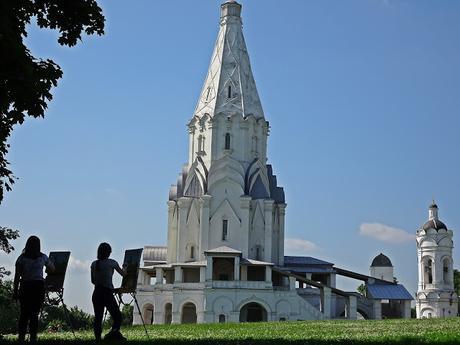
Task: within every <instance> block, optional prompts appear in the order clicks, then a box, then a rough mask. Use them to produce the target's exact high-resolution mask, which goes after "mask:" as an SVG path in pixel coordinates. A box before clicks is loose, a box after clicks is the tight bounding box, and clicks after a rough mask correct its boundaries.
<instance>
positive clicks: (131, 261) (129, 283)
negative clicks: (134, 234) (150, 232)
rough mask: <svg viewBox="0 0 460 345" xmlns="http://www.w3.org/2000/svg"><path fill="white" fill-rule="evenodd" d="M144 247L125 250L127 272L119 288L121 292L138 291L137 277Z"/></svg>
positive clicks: (124, 262) (124, 261) (131, 292)
mask: <svg viewBox="0 0 460 345" xmlns="http://www.w3.org/2000/svg"><path fill="white" fill-rule="evenodd" d="M141 258H142V248H141V249H128V250H126V251H125V258H124V260H123V266H124V267H125V269H126V274H125V276H124V277H123V280H122V282H121V287H120V288H119V289H117V290H118V291H117V292H119V293H130V294H133V293H136V287H137V278H138V276H139V268H140V265H141Z"/></svg>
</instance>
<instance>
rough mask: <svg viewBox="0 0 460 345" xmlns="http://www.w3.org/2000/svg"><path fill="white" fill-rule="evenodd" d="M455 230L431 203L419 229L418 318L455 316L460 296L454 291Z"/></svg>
mask: <svg viewBox="0 0 460 345" xmlns="http://www.w3.org/2000/svg"><path fill="white" fill-rule="evenodd" d="M452 237H453V232H452V230H448V229H447V227H446V225H445V224H444V223H443V222H441V221H440V220H439V217H438V206H437V205H436V204H435V203H434V201H433V203H432V204H431V205H430V207H429V211H428V221H427V222H426V223H425V224H423V226H422V227H421V228H420V230H418V231H417V238H416V239H417V258H418V272H419V280H418V291H417V301H416V303H417V305H416V309H417V318H431V317H454V316H457V313H458V297H457V294H456V293H455V290H454V273H453V259H452V249H453V241H452Z"/></svg>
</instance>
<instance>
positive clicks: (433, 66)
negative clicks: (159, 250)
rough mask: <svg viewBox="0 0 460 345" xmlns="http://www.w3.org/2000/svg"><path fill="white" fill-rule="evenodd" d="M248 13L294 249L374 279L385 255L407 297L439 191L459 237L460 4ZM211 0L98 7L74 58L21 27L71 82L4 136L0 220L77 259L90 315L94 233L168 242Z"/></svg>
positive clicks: (204, 58)
mask: <svg viewBox="0 0 460 345" xmlns="http://www.w3.org/2000/svg"><path fill="white" fill-rule="evenodd" d="M242 3H243V21H244V33H245V38H246V43H247V45H248V50H249V54H250V57H251V62H252V67H253V72H254V75H255V78H256V82H257V87H258V90H259V94H260V97H261V100H262V104H263V107H264V111H265V115H266V118H267V119H268V120H269V121H270V124H271V133H270V137H269V152H268V158H269V161H270V163H271V164H272V165H273V168H274V172H275V174H277V177H278V181H279V183H280V184H281V185H282V186H284V188H285V192H286V198H287V203H288V208H287V215H286V236H287V237H288V238H290V239H291V240H290V242H289V245H288V246H287V247H288V254H289V253H290V254H303V255H312V256H315V257H319V258H322V259H325V260H329V261H331V262H334V263H336V265H337V266H339V267H343V268H347V269H351V270H357V271H359V272H363V273H367V272H368V269H369V264H370V262H371V260H372V258H373V257H374V256H375V255H377V254H378V253H380V252H384V253H385V254H387V255H388V256H389V257H390V258H391V260H392V261H393V265H394V266H395V275H396V277H397V278H398V279H399V280H400V281H401V282H402V283H404V284H405V285H406V287H407V288H408V289H409V291H410V292H411V293H413V292H415V289H416V283H417V262H416V247H415V242H414V239H413V238H412V237H411V235H413V234H415V231H416V230H417V229H418V228H419V227H420V226H421V225H422V224H423V223H424V222H425V220H426V218H427V207H428V205H429V203H430V202H431V198H432V197H435V198H436V201H437V202H438V205H439V207H440V216H441V219H442V220H443V221H444V222H445V223H447V225H448V226H449V227H450V228H452V229H453V230H454V241H457V242H459V243H460V238H459V237H458V235H457V232H456V230H460V213H459V212H458V209H459V206H460V204H459V201H458V195H459V192H460V178H459V176H460V172H459V170H460V159H459V155H458V150H459V148H460V136H459V130H460V116H459V109H460V94H459V93H460V63H459V61H460V44H459V41H458V37H460V20H459V18H460V2H458V1H454V0H450V1H449V0H443V1H429V0H426V1H425V0H417V1H415V0H412V1H405V0H400V1H396V0H386V1H385V0H350V1H324V0H321V1H305V0H297V1H294V0H290V1H275V0H264V1H255V0H252V1H248V0H245V1H242ZM219 4H220V1H215V0H201V1H185V0H182V1H179V0H169V1H162V2H160V1H147V0H145V1H140V0H139V1H133V2H130V4H129V6H127V5H126V4H125V3H122V2H115V1H102V2H101V6H102V7H103V10H104V13H105V15H106V19H107V24H106V25H107V26H106V35H105V36H103V37H89V38H88V37H86V38H84V41H83V43H82V44H79V45H78V46H77V47H74V48H64V47H60V46H59V45H58V44H57V43H56V40H55V39H56V34H55V33H53V32H50V31H44V32H43V31H41V32H40V31H38V30H37V29H35V28H32V29H31V32H30V36H29V37H28V39H27V42H28V44H29V46H30V47H31V49H32V52H33V53H34V54H35V55H36V56H40V57H43V58H48V57H49V58H52V59H54V60H55V61H56V62H57V63H58V64H60V65H61V67H62V68H63V70H64V78H63V79H62V80H61V82H60V83H59V86H58V88H56V89H55V90H54V96H55V98H54V100H53V101H52V102H51V104H50V106H49V111H48V112H47V115H46V118H45V119H44V120H29V121H27V122H26V123H25V125H23V126H21V127H18V128H16V130H15V132H14V135H13V137H12V138H11V145H12V148H11V153H10V155H9V159H10V161H11V163H12V168H13V169H14V172H15V174H16V175H17V176H18V177H19V178H20V179H19V181H18V182H17V184H16V185H15V188H14V191H13V192H12V193H9V194H7V196H6V199H5V201H4V203H3V204H2V206H1V207H0V220H1V224H2V225H4V226H11V227H13V228H17V229H20V230H21V234H22V237H21V239H19V240H18V241H16V242H15V244H16V247H17V248H18V249H20V248H22V247H23V245H24V242H25V240H26V238H27V236H28V235H30V234H37V235H39V236H40V237H41V238H42V241H43V247H44V248H43V249H44V251H49V250H51V249H52V250H59V249H69V250H71V251H72V256H73V260H74V261H73V263H72V265H71V269H70V272H69V275H68V280H67V282H66V299H67V302H68V304H70V305H74V304H78V305H79V306H81V307H84V308H85V310H90V291H91V285H90V283H89V275H88V271H87V267H88V266H89V262H90V261H91V260H92V259H93V258H94V256H95V251H96V248H97V245H98V243H99V242H100V241H109V242H110V243H112V245H113V248H114V254H113V256H114V258H115V259H118V260H120V261H121V260H122V257H123V251H124V249H125V248H135V247H142V246H144V245H146V244H164V243H165V242H166V220H167V219H166V215H167V206H166V201H167V196H168V189H169V186H170V185H171V184H172V183H174V181H175V179H176V176H177V173H178V172H179V170H180V168H181V166H182V164H183V163H184V162H185V161H186V159H187V131H186V127H185V125H186V123H187V121H188V120H189V118H190V117H191V116H192V113H193V110H194V107H195V104H196V101H197V98H198V95H199V93H200V90H201V86H202V83H203V81H204V77H205V75H206V71H207V67H208V63H209V59H210V56H211V52H212V48H213V45H214V41H215V39H216V35H217V31H218V16H219ZM369 224H370V225H369ZM375 224H377V225H375ZM360 230H361V231H360ZM379 231H380V232H379ZM363 233H365V234H367V235H365V234H363ZM379 234H380V235H379ZM459 253H460V252H459V250H458V249H455V250H454V261H455V266H456V267H460V266H459V263H460V257H459ZM16 255H18V252H16V253H15V254H13V255H12V256H6V255H4V254H0V264H3V265H11V263H12V262H13V260H14V258H15V257H16ZM339 283H342V282H341V281H340V282H339ZM357 285H358V283H350V282H345V283H344V284H343V285H342V287H344V288H347V289H354V288H355V286H357Z"/></svg>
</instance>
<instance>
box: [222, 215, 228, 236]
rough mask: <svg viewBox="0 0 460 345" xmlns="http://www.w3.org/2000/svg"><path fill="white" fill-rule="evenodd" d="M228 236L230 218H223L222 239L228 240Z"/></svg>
mask: <svg viewBox="0 0 460 345" xmlns="http://www.w3.org/2000/svg"><path fill="white" fill-rule="evenodd" d="M227 237H228V220H227V219H223V220H222V241H227Z"/></svg>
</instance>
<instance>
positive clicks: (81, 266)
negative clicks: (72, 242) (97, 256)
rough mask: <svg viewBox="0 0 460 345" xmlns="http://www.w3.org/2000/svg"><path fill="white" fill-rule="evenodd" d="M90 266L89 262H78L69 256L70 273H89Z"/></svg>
mask: <svg viewBox="0 0 460 345" xmlns="http://www.w3.org/2000/svg"><path fill="white" fill-rule="evenodd" d="M90 265H91V262H89V261H88V260H78V259H75V258H74V257H73V256H71V257H70V260H69V267H68V268H69V270H70V271H72V272H75V273H87V272H89V267H90Z"/></svg>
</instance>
